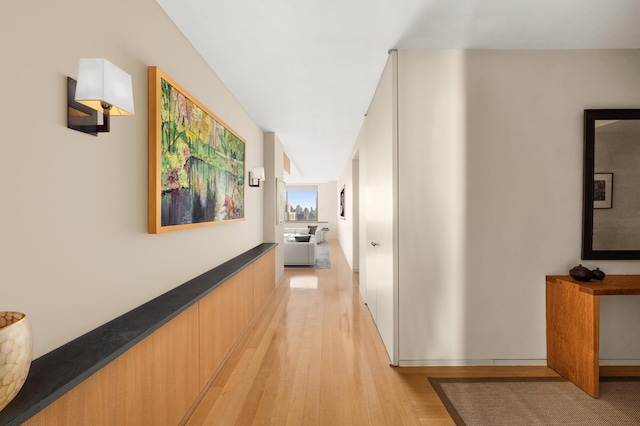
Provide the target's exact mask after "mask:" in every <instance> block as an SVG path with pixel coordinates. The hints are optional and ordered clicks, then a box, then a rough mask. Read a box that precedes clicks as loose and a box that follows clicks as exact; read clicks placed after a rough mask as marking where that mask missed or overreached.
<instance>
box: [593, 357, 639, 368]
mask: <svg viewBox="0 0 640 426" xmlns="http://www.w3.org/2000/svg"><path fill="white" fill-rule="evenodd" d="M600 365H606V366H614V367H616V366H621V365H625V366H626V365H631V366H637V365H640V359H601V360H600Z"/></svg>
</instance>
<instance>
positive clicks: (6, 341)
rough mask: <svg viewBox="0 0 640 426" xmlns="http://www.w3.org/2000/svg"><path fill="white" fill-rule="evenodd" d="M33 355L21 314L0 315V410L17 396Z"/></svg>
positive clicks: (31, 339)
mask: <svg viewBox="0 0 640 426" xmlns="http://www.w3.org/2000/svg"><path fill="white" fill-rule="evenodd" d="M32 356H33V337H32V335H31V324H30V323H29V320H28V318H27V316H26V315H25V314H23V313H21V312H0V410H2V409H3V408H4V407H6V406H7V404H9V402H11V400H12V399H13V398H15V396H16V395H17V394H18V391H20V388H22V385H24V382H25V380H27V374H28V373H29V367H30V366H31V357H32Z"/></svg>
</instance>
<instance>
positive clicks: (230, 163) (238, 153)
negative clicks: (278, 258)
mask: <svg viewBox="0 0 640 426" xmlns="http://www.w3.org/2000/svg"><path fill="white" fill-rule="evenodd" d="M245 154H246V152H245V140H244V139H243V138H242V137H240V136H239V135H238V134H237V133H236V132H234V131H233V129H231V128H230V127H229V126H227V125H226V124H225V123H224V122H223V121H222V120H220V119H219V118H218V117H217V116H216V115H214V114H213V113H212V112H211V111H209V110H208V109H207V108H206V107H205V106H204V105H202V104H201V103H200V102H198V100H197V99H195V98H194V97H193V96H191V95H190V94H189V93H188V92H187V91H186V90H184V89H183V88H182V87H181V86H180V85H178V84H177V83H176V82H175V81H173V80H172V79H171V78H170V77H169V76H167V75H166V74H165V73H164V72H162V71H161V70H160V69H159V68H157V67H149V217H148V223H149V225H148V226H149V233H151V234H157V233H162V232H170V231H179V230H183V229H190V228H197V227H203V226H210V225H217V224H223V223H229V222H234V221H239V220H244V188H245V184H244V180H245V178H244V177H245Z"/></svg>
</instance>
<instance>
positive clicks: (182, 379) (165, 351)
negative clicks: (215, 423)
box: [25, 305, 200, 426]
mask: <svg viewBox="0 0 640 426" xmlns="http://www.w3.org/2000/svg"><path fill="white" fill-rule="evenodd" d="M198 345H199V342H198V306H197V305H194V306H192V307H191V308H189V309H187V310H186V311H185V312H183V313H181V314H180V315H178V316H177V317H176V318H174V319H173V320H171V321H170V322H168V323H167V324H165V325H164V326H162V327H161V328H160V329H158V330H156V331H155V332H154V333H152V334H151V335H150V336H149V337H147V338H146V339H144V340H143V341H141V342H140V343H138V344H137V345H135V346H134V347H133V348H131V349H129V350H128V351H127V352H125V353H124V354H122V355H121V356H119V357H118V358H116V359H115V360H113V361H112V362H111V363H109V364H108V365H107V366H105V367H104V368H102V369H101V370H100V371H98V372H97V373H95V374H94V375H92V376H91V377H89V378H88V379H87V380H85V381H84V382H82V383H81V384H79V385H78V386H76V387H75V388H73V389H72V390H71V391H69V392H67V393H66V394H65V395H64V396H62V397H61V398H60V399H58V400H57V401H56V402H55V403H53V404H51V405H49V406H48V407H47V408H45V409H44V410H43V411H41V412H40V413H38V414H36V415H35V416H34V417H32V418H31V419H30V420H29V421H27V422H26V423H25V424H27V425H30V426H31V425H46V426H51V425H81V424H82V425H115V424H117V425H142V424H153V425H175V424H178V423H179V422H180V420H182V418H183V416H184V414H185V412H187V410H188V409H189V408H190V407H191V405H192V404H193V403H194V401H195V400H196V398H197V396H198V394H199V392H200V388H199V381H198V369H197V367H196V366H197V365H198V355H199V351H198Z"/></svg>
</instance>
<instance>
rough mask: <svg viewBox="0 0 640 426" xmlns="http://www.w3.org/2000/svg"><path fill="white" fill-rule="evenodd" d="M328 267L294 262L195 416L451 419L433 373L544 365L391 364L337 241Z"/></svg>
mask: <svg viewBox="0 0 640 426" xmlns="http://www.w3.org/2000/svg"><path fill="white" fill-rule="evenodd" d="M329 244H330V257H331V269H330V270H302V269H286V270H285V274H284V276H283V278H282V279H281V280H280V282H279V284H278V287H277V289H276V291H275V293H274V295H273V297H272V298H271V299H270V300H269V301H268V302H267V304H266V306H265V308H264V310H263V311H262V313H261V314H260V315H259V316H258V317H257V319H256V321H255V322H254V323H253V325H252V326H251V328H250V329H249V331H248V332H247V333H246V334H245V335H244V336H243V338H242V339H241V340H240V341H239V343H238V345H237V346H236V348H235V350H234V351H233V352H232V353H231V355H230V357H229V359H228V361H227V362H226V365H224V366H223V368H222V369H221V371H220V372H219V373H218V374H217V376H216V377H215V379H214V380H213V381H212V383H211V384H210V387H209V388H208V390H207V391H206V392H205V394H204V396H203V398H202V399H201V400H200V402H199V403H198V404H197V405H196V407H195V409H194V410H193V411H192V413H191V416H190V417H189V418H188V420H187V423H186V424H187V425H201V424H205V425H234V424H237V425H251V424H260V425H434V426H437V425H452V424H454V423H453V421H452V420H451V418H450V417H449V415H448V414H447V412H446V410H445V408H444V406H443V405H442V404H441V402H440V400H439V398H438V397H437V396H436V394H435V392H434V390H433V389H432V387H431V386H430V384H429V381H428V380H427V378H428V377H429V376H433V377H463V376H469V377H472V376H556V374H555V373H554V372H553V371H552V370H550V369H548V368H546V367H419V368H418V367H404V368H394V367H390V366H389V358H388V356H387V353H386V351H385V349H384V346H383V344H382V341H381V339H380V336H379V335H378V332H377V329H376V327H375V325H374V323H373V321H372V319H371V316H370V314H369V311H368V310H367V308H366V306H365V305H364V303H363V301H362V299H361V298H360V296H359V293H358V274H353V273H351V271H350V269H349V266H348V264H347V262H346V259H345V257H344V255H343V253H342V251H341V249H340V246H339V245H338V243H337V241H335V240H331V241H330V243H329Z"/></svg>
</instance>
